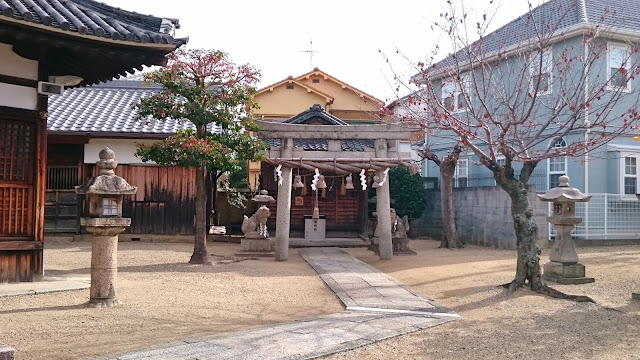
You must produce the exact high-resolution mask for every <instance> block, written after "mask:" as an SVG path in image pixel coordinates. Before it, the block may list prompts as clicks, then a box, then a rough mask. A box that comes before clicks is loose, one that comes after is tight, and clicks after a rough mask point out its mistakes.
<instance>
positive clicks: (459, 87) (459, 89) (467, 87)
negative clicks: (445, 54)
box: [440, 72, 471, 113]
mask: <svg viewBox="0 0 640 360" xmlns="http://www.w3.org/2000/svg"><path fill="white" fill-rule="evenodd" d="M447 87H452V88H453V89H452V90H451V91H450V92H449V91H448V90H447V96H445V89H446V88H447ZM463 87H464V89H463ZM470 91H471V77H470V74H469V72H466V73H464V74H461V75H460V80H443V81H442V86H441V93H440V97H441V101H442V106H443V107H444V108H445V109H447V111H450V112H453V113H460V112H466V111H467V109H468V107H469V104H466V105H465V106H462V107H460V106H459V105H460V96H463V98H464V94H465V93H466V94H467V95H468V94H469V92H470ZM451 95H453V97H451ZM449 97H451V98H452V99H453V105H454V107H453V109H450V108H447V106H445V99H446V98H449ZM465 100H466V99H465ZM465 103H466V101H465Z"/></svg>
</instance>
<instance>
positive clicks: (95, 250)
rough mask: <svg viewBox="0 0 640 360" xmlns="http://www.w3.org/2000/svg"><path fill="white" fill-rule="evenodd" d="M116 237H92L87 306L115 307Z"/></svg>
mask: <svg viewBox="0 0 640 360" xmlns="http://www.w3.org/2000/svg"><path fill="white" fill-rule="evenodd" d="M117 254H118V235H115V236H94V237H93V239H92V240H91V290H90V291H89V306H91V307H102V306H116V305H120V304H121V302H120V301H119V300H118V298H117V296H116V279H117V273H118V255H117Z"/></svg>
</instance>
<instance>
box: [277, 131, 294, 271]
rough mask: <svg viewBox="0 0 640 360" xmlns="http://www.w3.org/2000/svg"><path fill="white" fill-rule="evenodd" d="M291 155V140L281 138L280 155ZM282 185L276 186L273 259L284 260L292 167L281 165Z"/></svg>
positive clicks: (286, 246)
mask: <svg viewBox="0 0 640 360" xmlns="http://www.w3.org/2000/svg"><path fill="white" fill-rule="evenodd" d="M292 155H293V140H292V139H282V143H281V145H280V157H291V156H292ZM281 170H282V185H281V186H278V204H277V210H276V246H275V260H276V261H286V260H287V258H288V257H289V231H290V227H291V224H290V222H291V173H292V168H290V167H284V166H283V167H282V169H281Z"/></svg>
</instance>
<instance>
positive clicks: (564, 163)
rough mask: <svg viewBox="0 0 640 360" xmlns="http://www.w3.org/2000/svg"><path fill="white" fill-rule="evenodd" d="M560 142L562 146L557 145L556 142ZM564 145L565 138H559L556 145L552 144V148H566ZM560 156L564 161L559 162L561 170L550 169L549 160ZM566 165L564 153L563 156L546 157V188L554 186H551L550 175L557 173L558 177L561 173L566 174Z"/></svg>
mask: <svg viewBox="0 0 640 360" xmlns="http://www.w3.org/2000/svg"><path fill="white" fill-rule="evenodd" d="M560 142H562V143H564V145H563V146H558V144H559V143H560ZM566 147H567V140H566V139H565V138H561V139H560V140H558V141H557V142H556V145H555V146H554V148H566ZM560 157H562V158H563V159H562V160H564V161H562V162H561V163H562V165H563V166H562V167H563V170H551V161H552V160H553V159H557V158H560ZM558 163H560V162H558ZM567 165H568V164H567V156H566V155H564V156H554V157H552V158H548V159H547V190H549V189H553V188H554V187H556V186H553V187H552V186H551V176H555V175H559V176H558V177H560V176H562V175H567V174H568V170H567Z"/></svg>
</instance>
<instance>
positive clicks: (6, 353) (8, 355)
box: [0, 343, 16, 360]
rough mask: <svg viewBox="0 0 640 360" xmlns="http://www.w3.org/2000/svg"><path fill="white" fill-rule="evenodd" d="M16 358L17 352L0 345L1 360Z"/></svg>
mask: <svg viewBox="0 0 640 360" xmlns="http://www.w3.org/2000/svg"><path fill="white" fill-rule="evenodd" d="M15 356H16V351H15V350H14V349H13V348H12V347H9V346H8V345H5V344H3V343H0V360H13V359H15Z"/></svg>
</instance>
